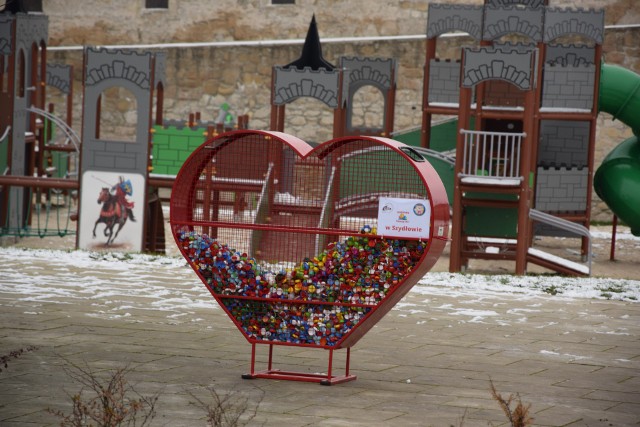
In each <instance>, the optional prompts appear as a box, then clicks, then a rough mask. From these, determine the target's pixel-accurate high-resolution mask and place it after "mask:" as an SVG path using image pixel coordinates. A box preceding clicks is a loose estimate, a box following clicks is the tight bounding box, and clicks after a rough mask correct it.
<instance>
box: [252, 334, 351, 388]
mask: <svg viewBox="0 0 640 427" xmlns="http://www.w3.org/2000/svg"><path fill="white" fill-rule="evenodd" d="M268 345H269V359H268V361H267V369H264V370H261V371H256V370H255V366H256V343H255V342H254V343H251V372H249V373H248V374H243V375H242V378H244V379H245V380H251V379H255V378H265V379H270V380H287V381H304V382H313V383H320V385H333V384H340V383H344V382H347V381H353V380H355V379H356V378H357V376H356V375H353V374H350V373H349V364H350V362H351V348H350V347H348V348H347V351H346V353H347V354H346V361H345V368H344V375H334V374H333V351H334V349H333V348H330V349H329V364H328V367H327V373H326V374H315V373H309V372H295V371H282V370H280V369H274V368H273V346H274V344H268Z"/></svg>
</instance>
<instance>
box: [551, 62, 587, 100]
mask: <svg viewBox="0 0 640 427" xmlns="http://www.w3.org/2000/svg"><path fill="white" fill-rule="evenodd" d="M595 71H596V68H595V66H594V65H591V64H589V65H584V66H579V67H575V66H573V65H566V66H560V65H555V64H548V63H547V64H545V66H544V82H543V88H542V107H550V108H568V109H582V110H591V108H592V107H593V88H594V82H595V76H596V74H595Z"/></svg>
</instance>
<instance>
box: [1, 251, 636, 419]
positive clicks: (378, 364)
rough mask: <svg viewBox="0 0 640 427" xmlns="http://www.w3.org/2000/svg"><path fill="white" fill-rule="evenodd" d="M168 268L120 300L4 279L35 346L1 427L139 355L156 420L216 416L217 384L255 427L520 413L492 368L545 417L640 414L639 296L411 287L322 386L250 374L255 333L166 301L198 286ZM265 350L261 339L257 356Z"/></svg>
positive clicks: (212, 311) (11, 337) (285, 356)
mask: <svg viewBox="0 0 640 427" xmlns="http://www.w3.org/2000/svg"><path fill="white" fill-rule="evenodd" d="M19 268H20V265H17V264H16V265H12V264H11V263H3V264H2V265H0V280H12V279H11V277H12V276H11V275H12V274H13V273H14V272H15V270H16V269H19ZM26 270H27V271H25V272H24V273H21V274H25V275H27V277H28V278H29V279H30V280H36V281H38V282H39V284H40V285H41V286H50V287H51V289H52V291H53V290H54V289H56V288H58V287H60V288H61V285H60V284H61V283H64V282H65V281H68V280H69V278H70V277H72V276H73V274H84V275H87V277H94V278H95V280H96V281H99V280H105V279H109V278H110V277H113V280H114V281H118V282H119V283H120V282H121V283H122V287H123V289H126V286H127V281H126V277H125V276H123V275H122V274H121V273H117V274H116V273H114V272H113V271H110V270H108V268H107V267H103V266H100V265H97V266H96V267H95V268H94V269H92V271H90V272H89V271H83V272H76V273H74V272H69V271H63V270H61V269H58V268H52V267H51V266H50V265H38V264H37V260H36V261H34V264H32V265H31V266H30V267H29V268H28V269H26ZM168 271H169V270H166V269H160V270H158V271H150V272H149V273H148V276H146V278H145V279H144V283H149V286H151V284H152V285H153V289H154V295H151V294H149V295H146V294H145V293H144V292H136V293H129V294H128V293H126V292H124V291H122V292H119V293H117V294H113V295H111V296H108V297H105V296H100V298H101V299H104V298H109V300H110V301H109V302H100V300H99V299H98V298H97V297H96V295H95V294H96V292H98V291H95V290H91V291H90V290H88V289H84V290H83V289H75V290H73V289H72V290H69V288H64V292H62V291H60V292H56V297H55V298H42V297H35V296H34V297H33V298H29V297H28V296H25V295H24V294H23V293H20V292H19V288H16V290H15V291H14V292H2V293H0V355H7V354H9V352H11V351H13V350H17V349H20V348H25V347H27V346H36V347H37V349H36V350H33V351H29V352H25V353H24V354H22V355H21V356H20V357H18V358H16V359H12V360H9V361H8V366H7V367H6V368H5V367H2V372H0V425H1V426H3V427H12V426H47V425H57V422H58V420H57V419H56V418H55V417H53V416H52V415H51V414H49V413H48V412H47V411H46V410H47V408H51V409H54V410H62V411H64V412H67V413H69V412H70V411H71V400H70V397H69V396H71V395H73V394H75V393H78V392H79V391H80V388H81V387H80V385H79V384H78V383H77V382H76V381H74V380H73V378H72V377H71V375H70V373H72V372H74V371H73V365H76V366H81V367H85V368H86V369H91V370H92V371H94V372H95V375H96V376H98V377H100V376H103V375H107V374H108V372H109V371H112V370H113V369H118V368H122V367H125V366H128V367H129V369H130V372H129V374H128V376H127V380H128V381H129V383H130V384H131V385H132V386H133V387H134V388H135V390H136V391H138V392H139V393H141V394H143V395H148V394H152V393H156V392H158V393H160V398H159V401H158V403H157V405H156V407H157V416H156V418H155V419H154V420H153V423H152V424H151V425H154V426H156V425H157V426H205V425H206V412H205V410H204V408H203V407H202V404H198V402H197V399H196V397H197V398H198V399H200V400H201V401H202V402H203V403H204V404H205V405H206V404H208V403H211V402H212V398H211V395H210V392H209V391H208V388H209V387H213V388H214V390H215V391H216V393H218V394H219V395H220V396H228V395H229V396H231V399H230V402H233V403H234V404H241V403H242V402H246V403H247V405H248V408H247V410H246V411H245V412H244V416H245V418H246V417H247V416H248V415H251V414H253V411H255V417H254V418H253V419H252V420H251V421H250V423H249V425H267V426H358V425H376V426H378V425H379V426H413V425H416V426H450V425H455V426H459V425H464V426H486V425H493V426H505V425H509V423H508V421H507V419H506V417H505V414H504V413H503V412H502V410H501V409H500V407H499V406H498V403H497V402H496V400H494V399H493V398H492V396H491V393H490V381H492V382H493V384H494V385H495V387H496V389H497V391H498V392H499V393H501V394H502V395H503V397H508V396H509V395H511V394H514V395H515V394H516V393H518V394H519V396H520V398H521V399H522V402H523V403H524V404H525V405H531V407H530V414H531V416H532V417H533V418H534V424H535V425H539V426H568V425H571V426H633V425H639V424H640V341H639V333H640V304H638V303H633V302H619V301H607V300H594V299H586V298H575V299H567V298H560V297H558V296H552V295H546V294H545V295H541V296H523V295H511V294H504V295H499V294H486V295H483V294H478V295H466V296H465V295H462V296H461V295H456V296H454V295H451V296H442V295H437V296H425V295H421V294H418V293H414V292H412V293H410V294H409V295H408V296H407V297H406V298H405V299H404V300H402V302H401V303H400V304H399V305H398V306H397V307H396V308H395V309H394V310H393V311H391V312H390V313H389V314H388V315H387V316H386V317H384V318H383V319H382V320H381V321H380V322H379V323H378V324H377V325H376V326H375V327H374V328H373V329H372V330H371V331H370V333H369V334H367V335H366V336H365V337H364V338H363V339H362V340H360V341H359V342H358V343H357V344H356V346H355V347H353V349H352V351H351V373H354V374H356V375H357V380H355V381H352V382H348V383H344V384H339V385H333V386H322V385H319V384H313V383H305V382H293V381H276V380H266V379H255V380H244V379H242V378H241V375H242V374H243V373H246V372H248V370H249V361H250V355H251V354H250V353H251V346H250V345H249V344H248V343H247V342H246V341H245V340H244V338H242V336H241V335H240V333H238V331H237V330H236V328H235V326H234V325H233V323H232V322H231V321H230V320H229V319H228V318H227V317H226V316H225V314H224V313H223V311H222V310H221V309H219V308H216V306H215V302H214V301H213V300H211V303H210V304H208V303H207V302H204V303H202V304H194V305H193V306H190V307H191V308H190V309H189V312H188V313H176V312H175V311H171V310H166V309H165V308H163V307H162V306H161V305H158V300H157V294H158V292H161V291H162V290H166V293H167V295H168V297H167V298H170V297H171V295H172V292H174V291H175V290H176V289H177V287H180V292H181V298H187V299H188V298H191V299H192V300H193V301H197V300H198V299H201V298H202V295H203V294H202V289H201V286H197V283H196V282H197V280H196V279H195V276H192V273H189V272H187V271H186V270H185V271H184V272H182V271H180V272H177V271H176V272H175V274H174V273H168ZM70 274H71V275H70ZM189 274H191V276H189ZM189 277H191V279H189ZM185 278H186V279H185ZM184 282H190V283H188V284H187V283H184ZM108 304H111V307H117V310H116V309H115V308H113V309H109V308H108V307H107V308H105V307H106V305H108ZM452 308H460V310H454V309H452ZM474 313H476V314H478V313H485V315H484V316H480V317H478V316H475V317H474V316H473V314H474ZM487 313H490V315H487ZM266 350H267V346H258V362H259V364H258V367H264V362H265V361H266V355H267V351H266ZM274 353H275V367H276V368H282V369H285V370H293V371H297V372H308V373H316V372H326V370H327V358H328V352H327V351H325V350H319V349H308V348H298V347H283V346H277V347H276V348H275V351H274ZM344 357H345V353H344V350H340V351H336V352H335V360H334V373H336V374H339V373H341V372H342V368H343V366H344Z"/></svg>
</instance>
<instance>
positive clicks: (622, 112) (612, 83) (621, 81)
mask: <svg viewBox="0 0 640 427" xmlns="http://www.w3.org/2000/svg"><path fill="white" fill-rule="evenodd" d="M600 111H604V112H607V113H609V114H611V115H612V116H613V118H614V120H620V121H621V122H622V123H624V124H626V125H627V126H629V127H631V129H632V130H633V134H634V136H632V137H631V138H629V139H626V140H625V141H623V142H622V143H621V144H620V145H618V146H617V147H616V148H614V149H613V150H612V151H611V152H610V153H609V154H608V155H607V157H605V159H604V160H603V161H602V164H601V165H600V167H599V168H598V170H597V171H596V174H595V176H594V181H593V187H594V189H595V190H596V193H597V194H598V196H600V198H601V199H602V200H603V201H604V202H605V203H606V204H607V206H609V208H610V209H611V210H612V211H613V213H614V214H616V215H617V216H618V218H620V219H621V220H622V221H624V222H625V223H626V224H627V225H628V226H629V227H630V228H631V232H632V233H633V234H634V235H635V236H640V140H639V138H638V137H639V136H640V75H638V74H636V73H634V72H633V71H630V70H627V69H625V68H622V67H619V66H616V65H606V64H603V65H602V70H601V73H600Z"/></svg>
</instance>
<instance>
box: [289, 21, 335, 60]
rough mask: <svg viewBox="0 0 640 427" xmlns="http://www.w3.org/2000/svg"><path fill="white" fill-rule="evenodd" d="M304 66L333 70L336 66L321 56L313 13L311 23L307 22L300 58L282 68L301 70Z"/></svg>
mask: <svg viewBox="0 0 640 427" xmlns="http://www.w3.org/2000/svg"><path fill="white" fill-rule="evenodd" d="M305 67H309V68H311V69H312V70H318V69H320V68H324V69H326V70H328V71H333V70H334V69H335V68H336V67H335V65H333V64H331V63H330V62H329V61H327V60H326V59H324V58H323V57H322V46H321V45H320V36H319V35H318V26H317V25H316V15H315V14H314V15H313V17H312V18H311V23H310V24H309V30H308V31H307V37H306V38H305V40H304V46H302V54H301V55H300V58H298V59H296V60H295V61H293V62H292V63H290V64H287V65H285V66H284V67H283V68H297V69H298V70H302V69H304V68H305Z"/></svg>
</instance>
